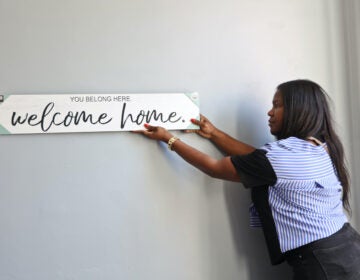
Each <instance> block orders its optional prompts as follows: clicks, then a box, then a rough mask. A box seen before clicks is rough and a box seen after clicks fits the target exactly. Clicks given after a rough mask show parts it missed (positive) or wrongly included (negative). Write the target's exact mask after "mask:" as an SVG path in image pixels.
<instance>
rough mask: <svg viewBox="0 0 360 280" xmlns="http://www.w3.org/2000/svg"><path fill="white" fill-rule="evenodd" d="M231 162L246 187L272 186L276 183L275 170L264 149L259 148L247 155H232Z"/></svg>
mask: <svg viewBox="0 0 360 280" xmlns="http://www.w3.org/2000/svg"><path fill="white" fill-rule="evenodd" d="M231 162H232V163H233V165H234V166H235V169H236V171H237V172H238V174H239V176H240V180H241V182H242V183H243V184H244V186H245V188H253V187H258V186H264V185H267V186H272V185H274V184H275V183H276V180H277V178H276V174H275V171H274V169H273V168H272V166H271V164H270V162H269V160H268V158H267V157H266V151H264V150H260V149H257V150H255V151H254V152H252V153H250V154H247V155H236V156H231Z"/></svg>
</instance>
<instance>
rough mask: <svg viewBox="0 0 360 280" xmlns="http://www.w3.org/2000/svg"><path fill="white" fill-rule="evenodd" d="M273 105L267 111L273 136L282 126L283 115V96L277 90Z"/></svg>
mask: <svg viewBox="0 0 360 280" xmlns="http://www.w3.org/2000/svg"><path fill="white" fill-rule="evenodd" d="M272 103H273V107H272V108H271V110H270V111H269V112H268V116H269V117H270V118H269V126H270V133H271V134H272V135H274V136H277V135H278V134H279V133H280V132H281V129H282V126H283V115H284V104H283V98H282V95H281V93H280V92H279V91H276V93H275V95H274V98H273V101H272Z"/></svg>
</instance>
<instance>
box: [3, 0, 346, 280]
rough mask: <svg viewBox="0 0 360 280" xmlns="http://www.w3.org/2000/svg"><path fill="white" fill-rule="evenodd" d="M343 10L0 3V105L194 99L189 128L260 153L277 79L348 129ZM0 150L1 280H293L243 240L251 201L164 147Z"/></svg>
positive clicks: (138, 0) (168, 1)
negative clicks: (5, 97) (31, 100)
mask: <svg viewBox="0 0 360 280" xmlns="http://www.w3.org/2000/svg"><path fill="white" fill-rule="evenodd" d="M340 3H341V1H340V0H339V1H335V0H332V1H327V0H316V1H314V0H303V1H295V0H291V1H289V0H271V1H265V0H255V1H254V0H240V1H239V0H237V1H232V0H223V1H212V0H210V1H209V0H195V1H194V0H192V1H176V0H153V1H145V0H132V1H115V0H101V1H100V0H87V1H85V0H71V1H70V0H63V1H55V0H46V1H45V0H32V1H24V0H0V38H1V43H0V92H2V93H58V92H71V93H82V92H84V93H85V92H122V93H128V92H130V93H131V92H150V93H151V92H179V91H198V92H199V93H200V98H201V111H202V113H204V114H205V115H207V116H208V117H209V118H210V119H211V120H212V121H213V122H214V123H215V124H216V125H218V126H219V127H222V128H223V130H225V131H227V132H229V133H230V134H232V135H234V136H235V137H239V138H240V139H243V140H244V141H247V142H249V143H251V144H253V145H256V146H260V145H262V144H263V143H265V142H267V141H270V140H272V138H271V136H270V134H269V133H268V128H267V116H266V113H267V111H268V109H269V108H270V103H271V99H272V95H273V93H274V90H275V87H276V86H277V85H278V84H279V83H280V82H283V81H286V80H289V79H294V78H309V79H313V80H315V81H317V82H319V83H320V84H321V85H323V86H324V88H325V89H327V90H328V91H329V93H330V95H332V96H333V97H334V99H335V101H336V102H335V103H336V109H337V116H338V117H339V119H340V120H342V119H344V120H345V119H346V118H347V115H346V104H345V102H342V100H343V96H342V95H341V94H339V93H338V92H339V91H342V90H343V89H344V87H345V84H346V83H345V82H344V75H343V70H342V68H341V67H343V68H345V66H344V64H343V61H342V59H343V57H342V56H343V55H344V49H345V47H344V46H343V45H341V44H340V43H339V40H338V39H339V38H340V37H341V36H343V35H342V34H343V33H342V29H341V28H342V25H341V23H342V18H341V10H338V9H336V7H337V6H340ZM340 26H341V27H340ZM334 28H335V31H336V32H335V33H334V32H333V31H334ZM335 66H338V67H335ZM335 68H336V69H335ZM344 71H345V70H344ZM335 77H336V79H335ZM343 129H345V131H343V132H342V133H343V134H344V135H348V134H347V131H346V128H343ZM178 135H179V136H180V137H181V138H182V139H183V140H184V141H186V142H188V143H190V144H193V145H195V146H197V147H198V148H199V149H201V150H202V151H205V152H208V153H210V154H212V155H213V156H215V157H220V156H221V154H220V153H219V152H218V151H216V149H215V148H214V147H213V146H212V145H211V144H210V143H209V142H207V141H206V140H204V139H201V138H199V137H197V136H196V135H184V134H181V133H180V132H179V133H178ZM346 137H348V136H346ZM346 141H348V142H350V137H348V138H346ZM0 145H1V148H2V152H1V157H0V228H1V230H0V248H1V250H0V279H1V280H10V279H11V280H13V279H16V280H25V279H36V280H43V279H44V280H45V279H46V280H47V279H52V280H60V279H66V280H67V279H76V280H78V279H79V280H91V279H94V280H95V279H96V280H97V279H179V280H180V279H181V280H183V279H188V280H192V279H193V280H202V279H203V280H217V279H224V280H230V279H241V280H260V279H289V277H290V276H289V275H290V271H289V269H288V267H287V265H286V264H284V265H280V266H277V267H272V266H270V264H269V260H268V256H267V252H266V248H265V244H264V240H263V236H262V232H261V231H259V230H254V229H250V228H249V227H248V215H247V208H248V205H249V203H250V198H249V192H248V191H246V190H244V189H243V187H242V186H241V185H239V184H234V183H227V182H222V181H220V180H214V179H211V178H209V177H207V176H205V175H202V174H201V173H200V172H198V171H197V170H195V169H194V168H192V167H190V166H188V165H186V164H184V163H183V162H182V160H181V159H179V158H178V157H177V156H176V155H175V154H173V153H170V152H169V151H167V150H166V147H165V146H164V145H161V144H157V143H155V142H150V141H148V140H147V139H144V138H143V137H141V136H139V135H134V134H131V133H125V132H122V133H87V134H63V135H26V136H25V135H23V136H11V135H9V136H1V137H0Z"/></svg>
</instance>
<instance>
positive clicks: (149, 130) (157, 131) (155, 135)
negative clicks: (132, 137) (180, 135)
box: [136, 124, 173, 142]
mask: <svg viewBox="0 0 360 280" xmlns="http://www.w3.org/2000/svg"><path fill="white" fill-rule="evenodd" d="M144 127H145V128H146V130H139V131H136V133H141V134H143V135H145V136H146V137H148V138H150V139H154V140H158V141H163V142H168V141H169V139H170V138H171V137H173V135H172V134H171V133H170V132H169V131H168V130H166V129H165V128H163V127H161V126H152V125H149V124H145V125H144Z"/></svg>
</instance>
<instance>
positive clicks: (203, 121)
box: [187, 115, 217, 139]
mask: <svg viewBox="0 0 360 280" xmlns="http://www.w3.org/2000/svg"><path fill="white" fill-rule="evenodd" d="M191 122H192V123H193V124H195V125H197V126H199V128H200V129H198V130H195V132H196V133H197V134H199V135H200V136H202V137H204V138H207V139H211V138H212V136H213V135H214V133H215V131H216V130H217V128H216V127H215V126H214V125H213V124H212V123H211V122H210V121H209V120H208V119H207V118H206V117H205V116H203V115H200V120H197V119H191ZM187 132H191V130H187Z"/></svg>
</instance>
